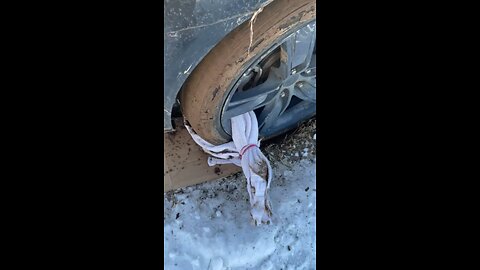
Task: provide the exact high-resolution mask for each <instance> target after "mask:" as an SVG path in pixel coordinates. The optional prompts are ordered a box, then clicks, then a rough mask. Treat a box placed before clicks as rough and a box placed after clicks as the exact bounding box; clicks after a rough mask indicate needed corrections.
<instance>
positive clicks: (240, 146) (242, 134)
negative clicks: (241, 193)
mask: <svg viewBox="0 0 480 270" xmlns="http://www.w3.org/2000/svg"><path fill="white" fill-rule="evenodd" d="M231 123H232V139H233V141H231V142H228V143H225V144H222V145H213V144H211V143H209V142H207V141H205V140H204V139H202V138H201V137H200V136H199V135H198V134H196V133H195V132H194V131H193V129H192V128H191V127H190V126H189V125H188V123H187V122H185V127H186V128H187V130H188V132H189V133H190V135H191V136H192V138H193V140H194V141H195V142H196V143H197V144H198V145H199V146H200V147H202V149H203V151H205V152H206V153H208V154H210V155H211V156H210V157H209V158H208V165H209V166H214V165H216V164H229V163H233V164H235V165H237V166H239V167H242V170H243V174H244V175H245V177H246V178H247V191H248V194H249V196H250V204H251V206H252V209H251V212H250V213H251V215H252V217H253V219H254V221H255V224H256V225H260V224H262V223H271V216H272V208H271V205H270V200H269V197H268V190H269V188H270V183H271V182H272V167H271V166H270V162H269V161H268V159H267V158H266V157H265V155H263V153H262V152H261V151H260V148H259V147H260V141H259V140H258V122H257V117H256V116H255V113H253V112H248V113H245V114H242V115H239V116H236V117H233V118H232V119H231Z"/></svg>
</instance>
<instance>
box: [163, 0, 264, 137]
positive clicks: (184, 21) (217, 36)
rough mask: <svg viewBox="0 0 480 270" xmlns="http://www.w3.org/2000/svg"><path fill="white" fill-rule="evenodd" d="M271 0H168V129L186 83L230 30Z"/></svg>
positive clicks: (166, 58) (165, 38) (166, 15)
mask: <svg viewBox="0 0 480 270" xmlns="http://www.w3.org/2000/svg"><path fill="white" fill-rule="evenodd" d="M269 2H271V0H164V23H165V24H164V25H165V29H164V37H163V38H164V48H163V53H164V71H163V75H164V81H163V86H164V104H163V106H164V107H163V118H164V132H168V131H172V130H173V127H172V119H171V115H172V109H173V106H174V104H175V102H176V98H177V95H178V92H179V91H180V89H181V87H182V85H183V83H184V82H185V80H186V79H187V78H188V76H189V75H190V74H191V73H192V71H193V70H194V69H195V67H196V66H197V65H198V64H199V63H200V62H201V60H202V59H203V58H204V57H205V56H206V55H207V54H208V53H209V52H210V50H211V49H212V48H213V47H215V45H216V44H217V43H218V42H220V41H221V40H222V39H223V38H224V37H225V36H226V35H227V34H228V33H230V32H231V31H232V30H234V29H235V28H237V27H238V26H239V25H241V24H242V23H244V22H245V21H247V20H249V19H250V18H251V17H252V15H253V13H254V12H255V11H257V10H258V9H259V8H261V7H263V6H265V5H266V4H268V3H269Z"/></svg>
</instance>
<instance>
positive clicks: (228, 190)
mask: <svg viewBox="0 0 480 270" xmlns="http://www.w3.org/2000/svg"><path fill="white" fill-rule="evenodd" d="M313 125H315V123H313ZM313 128H314V127H313ZM302 134H303V135H302V137H301V138H302V139H303V141H302V143H301V144H302V145H301V146H300V145H299V144H298V143H294V145H295V146H293V145H292V143H290V146H293V148H294V149H297V150H296V151H295V150H294V151H290V150H291V149H292V148H291V147H290V148H289V147H284V146H279V145H274V146H273V148H274V149H273V148H272V149H270V150H268V149H269V148H268V147H267V150H263V149H262V151H264V153H265V152H266V154H268V155H270V153H274V155H275V156H271V157H269V159H270V161H271V163H272V167H273V170H274V179H273V181H272V184H271V188H270V192H269V194H270V198H271V203H272V208H273V224H270V225H262V226H259V227H255V226H254V225H253V223H252V219H251V217H250V204H249V202H248V193H247V190H246V180H245V177H244V175H243V174H242V173H239V174H237V175H234V176H231V177H227V178H225V179H222V180H217V181H213V182H208V183H204V184H200V185H197V186H193V187H188V188H184V189H181V190H177V191H175V192H169V193H167V194H165V195H164V210H165V215H164V262H165V263H164V269H181V270H189V269H202V270H206V269H211V270H220V269H231V270H235V269H272V270H274V269H275V270H279V269H280V270H281V269H283V270H287V269H306V270H310V269H315V264H316V236H315V235H316V219H315V217H316V208H315V205H316V181H315V178H316V166H315V163H316V149H315V146H312V144H313V145H314V143H315V140H314V136H315V137H316V135H315V134H313V131H311V129H310V130H306V131H304V132H303V133H302ZM305 134H306V135H307V136H304V135H305ZM305 138H311V139H307V140H305ZM298 139H300V137H298V136H297V138H295V135H293V136H292V139H291V140H290V141H298ZM284 143H285V142H284ZM287 143H288V142H287ZM305 146H307V147H305ZM308 146H310V147H308ZM289 149H290V150H289ZM312 149H313V150H312ZM286 150H287V153H285V152H286ZM205 162H206V161H205Z"/></svg>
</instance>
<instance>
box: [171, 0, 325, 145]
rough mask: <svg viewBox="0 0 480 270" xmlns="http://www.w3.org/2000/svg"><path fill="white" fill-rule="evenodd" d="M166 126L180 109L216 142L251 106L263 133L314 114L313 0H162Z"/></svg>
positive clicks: (291, 125)
mask: <svg viewBox="0 0 480 270" xmlns="http://www.w3.org/2000/svg"><path fill="white" fill-rule="evenodd" d="M164 25H165V29H164V30H165V32H164V89H165V91H164V110H163V111H164V113H163V115H164V132H170V131H173V130H174V125H173V124H172V119H173V118H174V117H176V116H183V117H184V119H185V120H186V121H188V123H189V124H190V125H191V127H192V128H193V130H194V131H195V132H196V133H197V134H199V135H200V136H201V137H202V138H204V139H205V140H207V141H209V142H210V143H213V144H221V143H225V142H227V141H229V140H231V124H230V119H231V118H232V117H234V116H236V115H240V114H243V113H246V112H248V111H252V110H253V111H254V112H255V115H256V116H257V119H258V127H259V136H260V137H261V138H272V137H275V136H277V135H280V134H283V133H285V132H287V131H288V130H291V129H293V128H295V127H296V126H298V125H299V123H302V122H303V121H305V120H308V119H310V118H312V117H314V116H315V114H316V106H315V104H316V92H317V91H316V1H314V0H273V1H272V0H260V1H259V0H164Z"/></svg>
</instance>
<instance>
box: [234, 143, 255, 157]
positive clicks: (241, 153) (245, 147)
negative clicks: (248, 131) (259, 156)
mask: <svg viewBox="0 0 480 270" xmlns="http://www.w3.org/2000/svg"><path fill="white" fill-rule="evenodd" d="M252 147H258V146H257V145H256V144H249V145H245V146H244V147H242V149H241V150H240V153H239V154H240V158H241V157H242V156H243V155H244V154H245V152H247V151H248V149H250V148H252Z"/></svg>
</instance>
